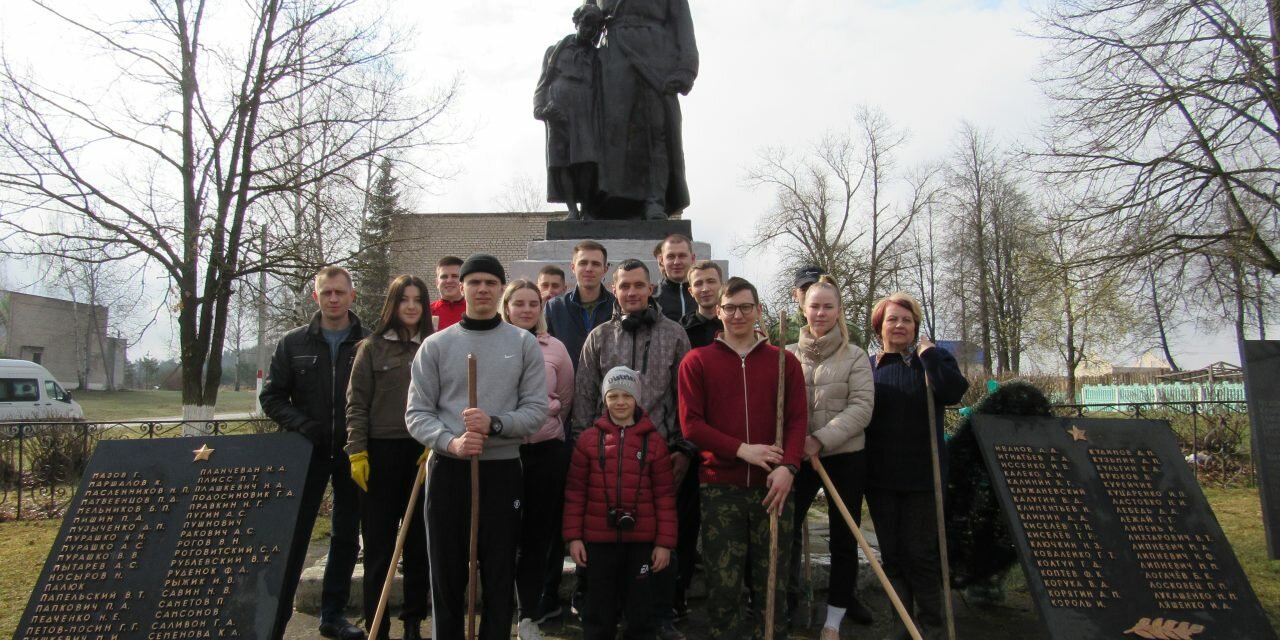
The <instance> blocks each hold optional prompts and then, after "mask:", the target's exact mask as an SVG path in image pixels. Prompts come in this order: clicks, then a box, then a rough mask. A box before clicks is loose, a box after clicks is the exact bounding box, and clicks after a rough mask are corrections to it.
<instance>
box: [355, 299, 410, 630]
mask: <svg viewBox="0 0 1280 640" xmlns="http://www.w3.org/2000/svg"><path fill="white" fill-rule="evenodd" d="M430 305H431V300H430V298H429V294H428V292H427V283H426V282H424V281H423V280H422V278H419V277H417V276H411V275H403V276H400V277H398V278H396V279H395V280H393V281H392V282H391V285H390V286H389V287H387V298H386V301H385V302H384V303H383V305H382V316H381V318H380V319H379V320H378V326H377V327H376V328H375V329H374V331H373V333H372V334H371V335H370V336H369V337H368V338H365V339H364V340H363V341H361V342H360V346H359V347H357V350H356V357H355V362H354V363H353V364H352V365H351V382H350V383H349V384H348V386H347V446H346V448H345V450H346V452H347V455H348V456H349V457H350V458H351V479H352V480H354V481H355V483H356V485H357V486H359V487H360V488H361V489H363V492H362V493H361V494H360V524H361V529H362V531H363V532H364V534H363V535H364V575H365V580H364V619H365V624H366V625H368V626H372V625H373V616H374V613H375V612H376V611H377V608H378V598H379V596H380V595H381V593H382V579H383V578H384V577H386V575H387V572H388V571H389V570H390V569H391V556H392V554H393V552H394V550H395V544H396V534H397V532H398V531H399V527H400V518H401V517H402V516H403V515H404V512H405V507H406V506H408V504H409V494H410V492H411V491H412V490H413V484H414V482H415V481H416V480H415V479H416V478H417V473H418V464H419V461H420V459H421V457H422V456H423V452H424V451H425V449H424V447H423V446H422V445H421V444H419V443H418V441H417V440H414V439H413V436H411V435H409V429H408V427H406V426H405V421H404V412H405V405H406V404H408V400H409V379H410V377H411V376H410V374H409V367H410V365H411V364H412V363H413V357H414V355H415V354H416V353H417V352H418V347H419V346H420V345H421V344H422V341H423V340H425V339H426V338H427V336H429V335H431V313H430V312H429V311H428V309H429V307H430ZM414 509H415V511H414V513H421V512H422V496H421V495H419V496H418V506H417V507H414ZM430 591H431V573H430V571H429V567H428V564H427V536H426V523H425V521H424V520H423V519H422V518H420V517H419V518H411V519H410V522H409V535H408V536H407V537H406V538H405V543H404V609H403V612H402V613H401V614H400V619H401V620H403V621H404V637H405V638H406V640H417V639H418V638H421V637H422V636H421V629H420V628H419V624H420V623H421V622H422V620H423V619H424V618H426V617H427V614H428V613H429V607H430V602H431V600H430ZM390 627H391V625H389V624H383V625H382V626H381V628H380V632H379V634H378V635H379V637H378V638H376V639H375V640H382V639H385V638H389V637H390V635H389V633H388V630H389V629H390Z"/></svg>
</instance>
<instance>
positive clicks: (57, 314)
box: [0, 290, 127, 389]
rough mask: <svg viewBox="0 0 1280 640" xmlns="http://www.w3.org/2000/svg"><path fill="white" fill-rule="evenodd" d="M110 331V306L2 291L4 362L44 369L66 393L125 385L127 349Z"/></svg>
mask: <svg viewBox="0 0 1280 640" xmlns="http://www.w3.org/2000/svg"><path fill="white" fill-rule="evenodd" d="M107 326H108V324H107V308H106V307H103V306H99V305H88V304H83V303H77V302H72V301H70V300H59V299H57V298H47V297H45V296H35V295H31V294H28V293H18V292H16V291H4V290H0V357H3V358H17V359H20V360H30V361H32V362H35V363H38V364H40V365H43V366H44V368H46V369H48V370H49V372H50V373H52V374H53V375H54V377H56V378H57V379H58V383H59V384H61V385H62V386H63V387H65V388H68V389H83V388H89V389H114V388H116V387H117V386H119V385H121V384H123V382H124V363H125V357H126V353H125V348H126V346H127V345H126V343H125V341H124V340H123V339H121V338H113V337H110V336H108V335H107Z"/></svg>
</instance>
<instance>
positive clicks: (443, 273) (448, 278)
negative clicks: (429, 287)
mask: <svg viewBox="0 0 1280 640" xmlns="http://www.w3.org/2000/svg"><path fill="white" fill-rule="evenodd" d="M461 270H462V258H459V257H457V256H445V257H443V258H440V262H437V263H436V291H438V292H439V293H440V296H439V297H437V298H436V301H435V302H432V303H431V315H433V316H435V317H436V331H442V330H444V329H446V328H448V327H449V326H450V325H454V324H457V323H458V322H459V321H461V320H462V312H463V311H466V310H467V301H466V300H463V299H462V280H461V279H460V278H459V277H458V274H459V273H460V272H461Z"/></svg>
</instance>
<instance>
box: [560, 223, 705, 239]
mask: <svg viewBox="0 0 1280 640" xmlns="http://www.w3.org/2000/svg"><path fill="white" fill-rule="evenodd" d="M673 233H679V234H683V235H686V236H689V237H693V224H692V223H691V222H690V221H688V220H553V221H551V222H548V223H547V239H548V240H574V239H577V240H584V239H590V240H614V239H627V240H661V239H663V238H665V237H667V236H669V235H671V234H673Z"/></svg>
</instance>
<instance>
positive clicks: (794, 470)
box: [782, 464, 800, 476]
mask: <svg viewBox="0 0 1280 640" xmlns="http://www.w3.org/2000/svg"><path fill="white" fill-rule="evenodd" d="M782 468H784V469H786V470H787V471H790V472H791V475H793V476H798V475H800V467H797V466H796V465H794V464H784V465H782Z"/></svg>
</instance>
